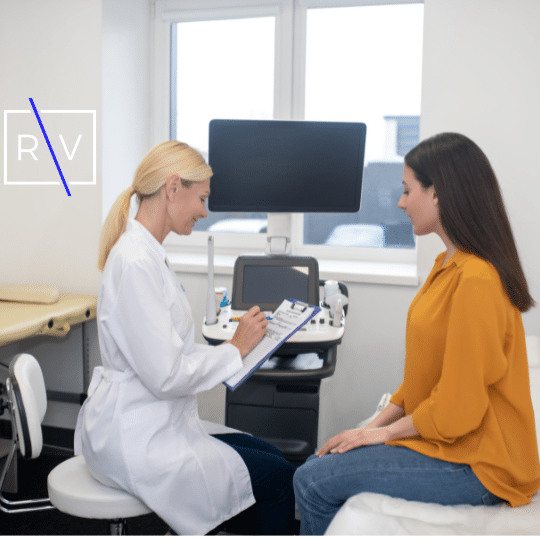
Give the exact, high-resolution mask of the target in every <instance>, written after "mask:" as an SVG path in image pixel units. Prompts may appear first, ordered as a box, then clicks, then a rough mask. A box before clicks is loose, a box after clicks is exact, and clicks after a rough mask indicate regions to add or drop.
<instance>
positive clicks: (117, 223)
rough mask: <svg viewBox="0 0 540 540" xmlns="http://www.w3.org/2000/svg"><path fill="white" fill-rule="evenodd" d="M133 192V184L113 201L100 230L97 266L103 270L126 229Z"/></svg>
mask: <svg viewBox="0 0 540 540" xmlns="http://www.w3.org/2000/svg"><path fill="white" fill-rule="evenodd" d="M134 193H135V189H134V188H133V186H130V187H129V188H128V189H126V190H125V191H123V192H122V193H120V195H119V196H118V198H117V199H116V201H115V202H114V204H113V206H112V208H111V210H110V211H109V215H108V216H107V219H106V220H105V223H104V224H103V229H102V230H101V237H100V239H99V252H98V268H99V269H100V270H101V271H103V268H104V267H105V263H106V262H107V257H108V256H109V253H110V252H111V249H112V248H113V246H114V244H116V242H117V241H118V239H119V238H120V236H122V234H123V233H124V231H125V230H126V226H127V222H128V218H129V208H130V204H131V196H132V195H133V194H134Z"/></svg>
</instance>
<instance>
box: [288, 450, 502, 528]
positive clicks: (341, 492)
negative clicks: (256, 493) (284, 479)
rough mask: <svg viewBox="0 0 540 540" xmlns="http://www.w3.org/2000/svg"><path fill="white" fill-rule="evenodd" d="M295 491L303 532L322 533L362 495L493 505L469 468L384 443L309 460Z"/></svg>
mask: <svg viewBox="0 0 540 540" xmlns="http://www.w3.org/2000/svg"><path fill="white" fill-rule="evenodd" d="M294 492H295V496H296V502H297V504H298V510H299V512H300V518H301V525H300V534H316V535H322V534H324V532H325V531H326V529H327V528H328V525H330V522H331V521H332V519H333V518H334V516H335V515H336V514H337V512H338V510H339V509H340V508H341V506H342V505H343V504H344V503H345V501H346V500H347V499H348V498H349V497H351V496H352V495H356V494H358V493H363V492H371V493H382V494H385V495H390V496H392V497H399V498H402V499H406V500H409V501H420V502H433V503H439V504H444V505H455V504H471V505H482V504H484V505H493V504H496V503H498V502H501V501H502V499H499V497H497V496H495V495H493V494H492V493H490V492H489V491H488V490H487V489H486V488H485V487H484V486H483V485H482V484H481V482H480V481H479V480H478V478H477V477H476V475H475V474H474V472H473V471H472V469H471V468H470V467H469V465H464V464H459V463H449V462H447V461H441V460H439V459H434V458H430V457H427V456H424V455H423V454H419V453H418V452H415V451H414V450H410V449H408V448H404V447H400V446H387V445H384V444H381V445H375V446H364V447H361V448H356V449H354V450H351V451H349V452H346V453H344V454H327V455H326V456H322V457H317V456H310V457H309V458H308V460H307V461H306V463H304V464H303V465H302V466H301V467H299V468H298V469H297V470H296V473H295V475H294Z"/></svg>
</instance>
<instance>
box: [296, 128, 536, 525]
mask: <svg viewBox="0 0 540 540" xmlns="http://www.w3.org/2000/svg"><path fill="white" fill-rule="evenodd" d="M403 186H404V192H403V195H402V197H401V199H400V201H399V207H400V208H401V209H403V210H405V212H406V213H407V215H408V216H409V217H410V218H411V222H412V225H413V229H414V233H415V234H417V235H423V234H428V233H431V232H434V233H436V234H438V235H439V236H440V238H441V239H442V241H443V242H444V244H445V246H446V251H445V252H443V253H441V254H440V255H439V256H438V257H437V258H436V260H435V265H434V266H433V269H432V271H431V273H430V275H429V277H428V278H427V280H426V282H425V283H424V285H423V287H422V288H421V289H420V291H419V293H418V294H417V296H416V298H415V299H414V300H413V302H412V304H411V306H410V308H409V313H408V317H407V332H406V356H405V373H404V379H403V383H402V384H401V386H400V387H399V388H398V390H397V391H396V392H395V394H394V395H393V396H392V398H391V402H390V404H389V405H388V406H387V407H386V408H385V409H384V410H383V411H382V412H381V413H380V414H379V415H378V416H377V417H376V418H375V419H374V420H373V421H372V422H371V423H370V424H369V425H368V426H366V427H365V428H361V429H353V430H349V431H344V432H342V433H340V434H339V435H336V436H335V437H333V438H331V439H330V440H329V441H328V442H326V444H324V445H323V446H322V448H321V449H320V450H319V451H318V452H317V455H316V456H311V457H310V458H309V460H308V461H307V462H306V463H305V464H304V465H303V466H302V467H300V468H299V469H298V470H297V471H296V474H295V477H294V488H295V494H296V498H297V502H298V507H299V511H300V515H301V520H302V523H301V531H302V532H303V533H304V534H323V533H324V532H325V530H326V528H327V527H328V525H329V524H330V522H331V520H332V518H333V517H334V515H335V514H336V513H337V511H338V510H339V508H340V507H341V506H342V505H343V503H344V502H345V501H346V500H347V499H348V498H349V497H350V496H352V495H355V494H357V493H361V492H373V493H382V494H387V495H390V496H393V497H400V498H403V499H407V500H413V501H422V502H435V503H439V504H445V505H457V504H471V505H482V504H484V505H492V504H495V503H498V502H501V501H506V502H508V503H509V504H510V505H512V506H518V505H523V504H526V503H528V502H530V499H531V496H532V495H533V494H534V493H535V492H536V491H537V490H538V488H539V486H540V465H539V461H538V448H537V442H536V434H535V423H534V416H533V408H532V403H531V397H530V388H529V375H528V365H527V356H526V350H525V335H524V331H523V325H522V320H521V312H524V311H527V310H528V309H529V308H530V307H532V306H533V305H534V302H533V300H532V298H531V296H530V295H529V292H528V288H527V283H526V280H525V277H524V275H523V271H522V268H521V265H520V262H519V258H518V254H517V250H516V247H515V243H514V239H513V236H512V232H511V229H510V224H509V222H508V219H507V216H506V212H505V209H504V205H503V202H502V198H501V194H500V191H499V186H498V183H497V180H496V178H495V175H494V173H493V170H492V168H491V166H490V164H489V162H488V160H487V158H486V156H485V155H484V153H483V152H482V151H481V150H480V148H479V147H478V146H477V145H476V144H475V143H473V142H472V141H471V140H470V139H468V138H467V137H464V136H462V135H458V134H454V133H445V134H441V135H437V136H435V137H432V138H430V139H427V140H426V141H423V142H422V143H420V144H419V145H418V146H417V147H416V148H414V149H412V150H411V151H410V152H409V153H408V154H407V156H406V157H405V166H404V173H403Z"/></svg>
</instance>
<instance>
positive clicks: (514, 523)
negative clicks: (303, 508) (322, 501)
mask: <svg viewBox="0 0 540 540" xmlns="http://www.w3.org/2000/svg"><path fill="white" fill-rule="evenodd" d="M529 372H530V377H531V395H532V400H533V407H534V410H535V421H536V435H537V438H538V440H539V444H540V366H539V365H538V362H537V361H536V359H535V361H533V362H531V365H530V367H529ZM325 534H326V535H366V534H367V535H369V534H373V535H390V534H391V535H398V534H399V535H404V534H407V535H409V534H410V535H413V534H414V535H453V534H460V535H461V534H466V535H529V534H530V535H539V534H540V492H538V493H536V495H534V497H533V498H532V501H531V503H530V504H527V505H525V506H520V507H516V508H511V507H510V506H509V505H507V504H506V503H501V504H498V505H495V506H489V507H488V506H470V505H460V506H443V505H440V504H431V503H420V502H411V501H405V500H404V499H398V498H394V497H389V496H388V495H379V494H376V493H360V494H359V495H355V496H354V497H351V498H350V499H349V500H348V501H347V502H346V503H345V504H344V505H343V507H342V508H341V509H340V511H339V512H338V513H337V515H336V517H335V518H334V519H333V521H332V523H330V526H329V527H328V529H327V531H326V533H325Z"/></svg>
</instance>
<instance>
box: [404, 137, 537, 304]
mask: <svg viewBox="0 0 540 540" xmlns="http://www.w3.org/2000/svg"><path fill="white" fill-rule="evenodd" d="M405 163H406V164H407V165H408V166H409V167H410V168H411V169H412V170H413V172H414V175H415V176H416V179H417V180H418V181H419V182H420V183H421V184H422V186H423V187H424V189H427V188H428V187H430V186H432V185H433V186H434V188H435V192H436V193H437V197H438V199H439V209H440V216H441V224H442V227H443V229H444V231H445V232H446V234H447V235H448V238H449V239H450V241H451V242H452V243H453V244H454V245H455V246H456V247H458V248H459V249H461V250H462V251H465V252H468V253H474V254H475V255H477V256H478V257H481V258H482V259H485V260H486V261H489V262H490V263H491V264H492V265H493V266H494V267H495V269H496V270H497V272H498V273H499V276H500V278H501V282H502V284H503V287H504V289H505V291H506V294H507V295H508V297H509V298H510V301H511V302H512V304H514V305H515V306H516V307H517V308H518V309H519V310H520V311H522V312H524V311H527V310H528V309H530V308H531V307H533V306H534V305H535V302H534V300H533V299H532V297H531V295H530V294H529V288H528V286H527V280H526V279H525V275H524V273H523V269H522V267H521V263H520V261H519V256H518V252H517V249H516V244H515V241H514V236H513V234H512V229H511V227H510V222H509V221H508V216H507V214H506V210H505V207H504V203H503V200H502V196H501V191H500V189H499V184H498V182H497V178H496V177H495V173H494V172H493V169H492V167H491V165H490V163H489V161H488V159H487V157H486V155H485V154H484V152H482V150H481V149H480V148H479V147H478V145H477V144H476V143H474V142H473V141H471V140H470V139H469V138H467V137H465V136H464V135H460V134H458V133H441V134H439V135H435V136H434V137H430V138H429V139H426V140H424V141H422V142H421V143H420V144H418V145H417V146H416V147H415V148H413V149H412V150H411V151H410V152H409V153H408V154H407V155H406V156H405Z"/></svg>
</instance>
